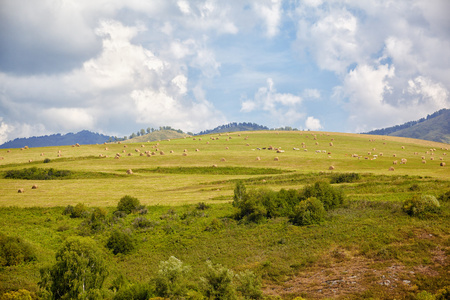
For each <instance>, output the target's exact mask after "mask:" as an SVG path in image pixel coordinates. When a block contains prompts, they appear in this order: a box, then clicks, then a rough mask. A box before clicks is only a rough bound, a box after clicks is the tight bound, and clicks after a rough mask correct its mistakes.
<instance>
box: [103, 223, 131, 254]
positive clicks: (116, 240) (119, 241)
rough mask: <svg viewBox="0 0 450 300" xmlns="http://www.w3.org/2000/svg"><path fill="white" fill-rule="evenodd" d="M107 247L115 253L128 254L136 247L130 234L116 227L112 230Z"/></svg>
mask: <svg viewBox="0 0 450 300" xmlns="http://www.w3.org/2000/svg"><path fill="white" fill-rule="evenodd" d="M106 247H107V248H108V249H110V250H112V252H113V253H114V254H119V253H122V254H127V253H129V252H131V251H132V250H133V249H134V242H133V239H132V238H131V236H130V234H128V233H125V232H123V231H120V230H118V229H116V230H114V231H113V232H111V235H110V237H109V238H108V241H107V243H106Z"/></svg>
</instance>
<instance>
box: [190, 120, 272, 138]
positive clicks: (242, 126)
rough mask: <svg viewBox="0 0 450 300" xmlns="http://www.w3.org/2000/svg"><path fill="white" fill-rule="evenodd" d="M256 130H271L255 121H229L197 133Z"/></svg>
mask: <svg viewBox="0 0 450 300" xmlns="http://www.w3.org/2000/svg"><path fill="white" fill-rule="evenodd" d="M256 130H269V128H268V127H266V126H262V125H258V124H255V123H245V122H244V123H236V122H234V123H229V124H226V125H221V126H218V127H216V128H214V129H211V130H205V131H201V132H199V133H197V134H196V135H204V134H211V133H224V132H235V131H256Z"/></svg>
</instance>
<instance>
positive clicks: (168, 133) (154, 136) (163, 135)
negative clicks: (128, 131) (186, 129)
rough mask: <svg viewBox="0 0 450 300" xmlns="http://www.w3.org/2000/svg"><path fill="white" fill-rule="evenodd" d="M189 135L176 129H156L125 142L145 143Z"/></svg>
mask: <svg viewBox="0 0 450 300" xmlns="http://www.w3.org/2000/svg"><path fill="white" fill-rule="evenodd" d="M186 136H188V134H186V133H181V132H178V131H175V130H171V129H169V130H166V129H163V130H156V131H153V132H150V133H147V134H145V135H141V136H136V137H134V138H131V139H128V140H126V141H124V143H145V142H154V141H162V140H170V139H180V138H184V137H186Z"/></svg>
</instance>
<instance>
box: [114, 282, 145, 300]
mask: <svg viewBox="0 0 450 300" xmlns="http://www.w3.org/2000/svg"><path fill="white" fill-rule="evenodd" d="M152 296H153V293H152V291H151V289H150V286H149V285H148V284H131V285H128V286H126V287H123V288H121V289H119V291H118V292H117V293H116V294H115V295H114V298H113V299H114V300H129V299H133V300H148V299H150V297H152Z"/></svg>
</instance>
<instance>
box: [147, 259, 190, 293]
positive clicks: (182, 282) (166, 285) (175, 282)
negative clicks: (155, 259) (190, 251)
mask: <svg viewBox="0 0 450 300" xmlns="http://www.w3.org/2000/svg"><path fill="white" fill-rule="evenodd" d="M189 271H190V268H189V267H188V266H186V265H184V264H183V262H182V261H181V260H179V259H178V258H176V257H174V256H171V257H169V259H168V260H166V261H162V262H160V264H159V270H158V275H157V276H156V278H155V292H156V295H157V296H160V297H165V298H169V299H183V297H184V296H186V294H187V291H188V289H187V283H188V278H187V276H188V275H189Z"/></svg>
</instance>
